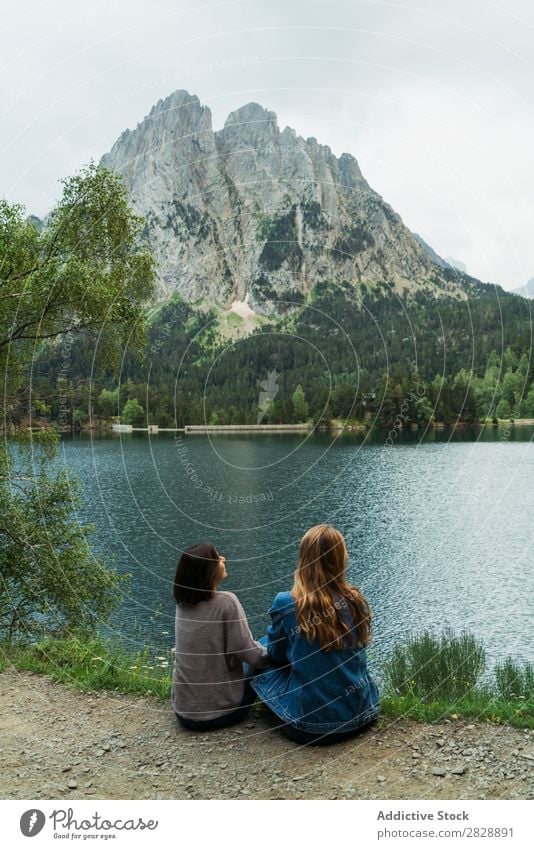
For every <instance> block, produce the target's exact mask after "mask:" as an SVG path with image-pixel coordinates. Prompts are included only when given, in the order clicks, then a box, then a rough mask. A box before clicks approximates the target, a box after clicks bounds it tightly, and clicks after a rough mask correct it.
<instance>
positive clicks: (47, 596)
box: [0, 441, 119, 638]
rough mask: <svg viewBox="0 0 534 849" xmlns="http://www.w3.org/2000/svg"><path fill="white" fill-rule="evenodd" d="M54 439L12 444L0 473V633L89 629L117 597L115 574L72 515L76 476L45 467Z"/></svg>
mask: <svg viewBox="0 0 534 849" xmlns="http://www.w3.org/2000/svg"><path fill="white" fill-rule="evenodd" d="M54 447H55V446H54V443H53V442H50V443H49V444H48V445H36V444H35V442H34V441H28V442H27V444H25V445H24V444H22V445H21V444H20V443H19V444H18V446H17V449H16V450H14V451H12V452H11V453H10V454H9V455H8V456H7V458H5V461H4V467H3V476H2V477H1V478H0V515H1V517H2V518H1V520H0V525H1V527H0V633H3V634H5V635H7V637H8V638H12V637H13V636H15V635H16V634H18V633H22V634H25V635H28V634H30V633H32V632H33V631H35V630H36V629H39V628H40V627H41V626H42V623H43V621H45V620H46V622H47V629H48V630H49V631H50V632H51V633H53V632H56V633H63V632H68V631H69V630H71V629H73V628H77V629H80V630H87V631H90V630H93V629H94V627H95V625H96V624H97V623H98V622H100V621H101V620H103V619H105V618H106V617H107V615H108V614H109V613H110V612H111V610H112V608H113V606H114V604H115V603H116V601H117V600H118V597H119V596H118V588H119V578H118V577H117V575H116V574H115V572H113V571H112V570H111V569H110V568H109V567H108V566H107V565H105V564H103V563H101V562H100V561H98V560H97V559H96V558H95V557H94V555H93V554H92V552H91V549H90V546H89V541H88V537H89V534H90V531H91V527H90V526H84V525H80V524H78V523H77V522H76V519H75V516H74V511H75V509H76V507H77V505H78V503H79V495H78V492H77V487H76V484H75V483H73V481H72V480H71V479H70V478H69V477H68V476H67V474H66V472H64V471H63V472H62V471H54V470H52V471H51V470H50V469H49V465H50V461H51V456H52V454H53V451H54Z"/></svg>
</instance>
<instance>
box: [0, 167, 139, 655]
mask: <svg viewBox="0 0 534 849" xmlns="http://www.w3.org/2000/svg"><path fill="white" fill-rule="evenodd" d="M142 227H143V221H142V220H141V219H139V218H138V217H137V216H135V215H134V214H133V212H132V211H131V209H130V208H129V206H128V203H127V198H126V191H125V189H124V187H123V186H122V183H121V182H120V180H119V178H118V177H117V176H115V175H113V174H112V173H111V172H109V171H106V170H105V169H103V168H100V167H97V166H94V165H91V166H89V167H88V168H86V169H85V170H84V171H82V172H81V173H80V174H79V175H77V176H75V177H72V178H70V179H68V180H66V181H65V182H64V184H63V195H62V198H61V200H60V201H59V203H58V204H57V206H56V207H55V209H54V210H53V211H52V213H51V215H50V216H49V218H48V223H47V225H46V226H45V227H44V228H43V229H42V230H41V229H37V228H36V227H35V226H34V224H33V223H32V221H28V220H26V219H25V216H24V212H23V209H22V208H21V207H20V206H17V205H10V204H8V203H7V202H6V201H0V367H1V370H2V376H3V381H4V387H3V388H4V391H3V396H2V400H1V402H0V404H1V407H0V409H1V410H2V416H3V425H4V433H5V435H6V436H7V437H8V438H7V440H6V439H4V440H2V445H1V447H0V516H1V518H0V632H1V633H3V634H4V635H7V636H8V637H10V638H11V637H14V636H15V635H16V634H17V633H19V634H24V635H28V634H30V633H31V631H32V630H33V629H35V628H39V630H42V629H43V627H46V629H47V630H48V631H57V632H63V631H65V630H66V629H70V628H72V627H76V629H78V630H91V629H92V628H94V626H95V623H96V622H97V621H99V620H101V619H103V618H105V617H106V616H107V615H108V614H109V612H110V610H111V609H112V607H113V605H114V603H115V602H116V600H117V592H118V587H119V583H120V581H119V578H118V576H117V575H116V574H115V573H114V572H113V571H111V569H110V568H109V566H108V565H106V564H104V563H101V562H100V561H98V560H97V559H96V558H95V557H94V555H93V553H92V552H91V550H90V547H89V532H90V528H88V527H86V526H83V525H80V524H79V523H78V521H77V519H76V516H75V514H74V510H75V508H76V505H77V495H76V492H75V487H74V485H73V481H72V478H71V477H70V476H69V477H67V475H66V474H65V472H62V471H61V470H59V471H58V470H57V467H55V466H54V464H53V463H52V460H53V458H54V455H55V452H56V450H57V448H56V446H57V436H56V434H55V433H54V432H53V431H51V430H48V431H43V432H40V433H39V434H38V435H36V434H32V432H31V431H30V430H28V429H27V428H23V427H22V426H21V425H20V421H21V420H22V419H21V415H20V413H21V411H24V410H26V411H28V413H29V415H30V421H31V415H32V410H35V409H36V405H35V400H34V399H33V400H32V398H33V394H32V392H31V383H30V374H31V369H30V366H31V363H32V358H33V356H34V351H35V350H37V349H40V348H42V346H43V345H44V344H45V343H46V341H47V340H51V341H55V342H57V345H58V347H60V348H61V350H62V353H61V360H63V361H65V365H64V366H62V367H63V368H64V369H66V370H67V371H68V367H69V358H70V356H71V353H68V352H71V351H72V341H73V340H74V339H76V338H78V337H79V335H80V334H83V335H84V338H85V339H86V340H87V339H91V338H93V339H94V340H96V339H99V338H100V336H101V338H102V344H101V345H100V344H99V350H98V353H99V355H103V357H104V358H105V360H106V362H107V363H108V364H113V363H117V362H118V360H119V354H120V351H121V348H122V346H123V345H124V344H125V343H126V342H128V343H129V344H130V345H133V346H135V347H136V348H137V349H139V350H140V349H141V347H142V344H143V340H144V336H145V328H144V322H143V304H144V301H145V300H146V299H147V298H148V297H150V296H151V295H152V294H153V291H154V280H155V271H154V263H153V260H152V257H151V256H150V254H149V253H148V252H147V251H146V250H144V249H142V248H141V247H140V242H139V240H140V235H141V231H142ZM30 401H31V403H30ZM56 403H57V399H56Z"/></svg>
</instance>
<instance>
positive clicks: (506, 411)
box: [496, 398, 512, 419]
mask: <svg viewBox="0 0 534 849" xmlns="http://www.w3.org/2000/svg"><path fill="white" fill-rule="evenodd" d="M496 413H497V418H498V419H509V418H510V416H511V415H512V408H511V407H510V402H509V401H507V400H506V398H501V400H500V401H499V403H498V404H497V410H496Z"/></svg>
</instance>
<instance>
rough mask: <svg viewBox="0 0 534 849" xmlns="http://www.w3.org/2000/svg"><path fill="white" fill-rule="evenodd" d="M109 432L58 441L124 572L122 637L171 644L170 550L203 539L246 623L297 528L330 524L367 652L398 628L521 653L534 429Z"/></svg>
mask: <svg viewBox="0 0 534 849" xmlns="http://www.w3.org/2000/svg"><path fill="white" fill-rule="evenodd" d="M386 436H387V434H382V435H377V436H375V437H374V438H373V440H372V441H369V440H368V439H364V437H363V436H361V435H359V434H344V435H339V434H337V435H336V434H330V433H328V434H317V435H312V436H309V435H284V436H282V435H261V436H257V435H255V436H250V435H246V436H244V435H232V436H230V435H225V436H219V435H217V436H212V437H209V436H190V435H187V436H185V435H183V434H181V435H177V437H179V438H177V437H174V436H173V435H167V436H165V435H162V434H160V435H159V436H154V437H151V438H149V437H148V436H147V435H144V434H142V435H141V434H140V435H136V434H133V435H121V436H120V437H113V438H111V437H108V438H96V439H91V438H87V437H82V438H75V439H65V440H64V441H63V442H62V445H61V451H60V461H61V462H63V463H65V464H66V467H67V468H68V470H69V473H70V474H72V475H74V476H77V477H79V478H80V479H81V481H82V485H83V505H82V508H81V510H80V511H79V518H80V520H81V521H84V522H85V521H89V522H92V523H94V524H95V525H96V533H95V535H94V537H93V544H94V548H95V550H96V551H97V552H98V553H99V554H102V555H104V556H109V555H114V556H115V565H116V568H117V569H118V570H119V571H120V572H129V573H131V575H132V578H131V581H130V583H129V587H128V592H127V593H126V594H125V596H124V600H123V604H122V607H121V609H120V610H119V611H118V612H117V614H116V615H115V618H114V622H113V628H112V631H113V633H114V634H115V635H116V636H120V638H121V639H122V640H123V641H124V642H125V643H127V644H128V645H129V646H130V647H131V648H137V647H139V645H145V644H146V645H148V646H149V647H150V651H154V652H155V653H157V651H158V649H160V648H161V647H163V646H166V647H169V646H171V645H172V643H173V623H174V601H173V598H172V581H173V578H174V571H175V566H176V560H177V558H178V557H179V555H180V552H181V550H182V549H183V548H184V547H186V546H188V545H190V544H192V543H195V542H198V541H201V540H205V539H209V540H211V541H213V542H214V543H215V545H216V546H217V547H218V548H219V550H220V551H221V552H222V553H224V554H225V555H226V557H227V569H228V573H229V579H228V580H227V581H226V582H225V584H223V585H222V588H223V589H229V590H232V591H233V592H236V593H237V594H238V595H239V597H240V599H241V600H242V603H243V605H244V607H245V610H246V612H247V615H248V618H249V622H250V625H251V628H252V631H253V632H254V634H255V635H256V636H259V635H261V634H262V633H263V631H264V629H265V626H266V624H267V622H268V616H267V610H268V608H269V605H270V602H271V600H272V598H273V597H274V595H275V594H276V593H277V592H279V591H281V590H285V589H289V588H290V587H291V583H292V573H293V570H294V568H295V564H296V560H297V553H298V545H299V540H300V538H301V536H302V534H303V533H304V532H305V531H306V530H307V528H309V527H310V526H311V525H314V524H317V523H319V522H330V523H332V524H334V525H336V526H337V527H338V528H339V529H340V530H341V531H342V533H343V534H344V535H345V538H346V540H347V545H348V549H349V554H350V577H351V580H352V581H353V583H355V584H357V585H359V586H360V587H361V588H362V590H363V591H364V593H365V595H366V596H367V598H368V599H369V601H370V603H371V606H372V609H373V613H374V641H373V648H372V656H373V658H375V659H377V658H380V657H383V656H385V655H387V654H388V653H389V652H390V651H391V648H392V646H393V645H394V644H395V643H396V642H398V641H400V640H402V639H403V638H404V637H405V636H406V634H407V633H408V632H409V631H411V630H416V629H421V628H423V627H427V626H428V627H430V628H432V629H435V630H437V631H439V630H441V629H442V628H443V627H445V626H451V627H452V628H453V629H455V630H457V631H460V630H462V629H468V630H470V631H472V632H473V633H475V634H476V635H477V636H478V637H480V638H482V639H483V640H484V643H485V645H486V648H487V651H488V655H489V657H490V659H491V660H495V659H497V658H502V657H505V656H506V655H508V654H511V655H513V656H514V657H516V658H522V659H524V660H534V629H533V627H532V626H533V621H534V620H533V614H534V594H533V592H532V590H533V548H532V542H533V529H534V523H533V521H532V512H533V511H532V507H533V498H532V492H533V489H532V488H533V481H534V446H533V444H532V439H533V436H534V431H533V429H532V428H519V427H517V428H515V430H513V431H512V432H511V433H509V432H508V431H500V430H499V431H497V430H493V429H485V430H484V431H475V430H462V431H458V432H456V433H455V434H451V433H448V432H444V431H432V432H431V433H430V434H429V435H428V437H426V438H425V439H424V440H422V441H421V440H420V438H418V436H417V434H411V435H405V436H404V437H402V438H401V439H400V441H399V443H398V444H396V445H395V447H393V448H388V447H385V446H384V440H385V437H386Z"/></svg>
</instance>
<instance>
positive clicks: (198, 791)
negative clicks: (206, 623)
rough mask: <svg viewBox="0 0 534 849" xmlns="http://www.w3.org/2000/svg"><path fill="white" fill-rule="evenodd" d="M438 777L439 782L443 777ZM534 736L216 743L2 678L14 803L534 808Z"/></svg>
mask: <svg viewBox="0 0 534 849" xmlns="http://www.w3.org/2000/svg"><path fill="white" fill-rule="evenodd" d="M433 770H434V773H433ZM533 794H534V734H533V733H532V732H531V731H519V730H517V729H513V728H506V727H502V726H495V725H487V724H473V723H467V722H462V721H461V720H457V721H452V722H451V721H448V722H447V721H445V722H442V723H440V724H438V725H419V724H416V723H413V722H409V721H405V720H398V721H389V722H385V721H383V722H381V724H380V726H379V727H377V728H374V729H373V730H372V731H371V730H369V731H367V732H365V733H364V734H363V735H362V736H360V737H357V738H355V739H353V740H352V741H348V742H347V743H343V744H341V745H337V746H332V747H325V748H322V749H321V748H310V747H305V748H302V747H299V746H297V745H295V744H294V743H291V742H290V741H289V740H286V738H284V737H283V736H282V735H281V733H280V732H279V731H277V730H276V727H275V724H274V722H273V721H272V720H271V719H270V717H269V716H268V715H267V713H266V712H264V711H262V710H259V711H257V712H256V711H255V712H254V713H253V714H251V718H250V719H249V720H247V721H246V722H245V723H244V724H243V725H241V726H236V727H235V728H233V729H228V730H226V731H215V732H211V733H209V734H200V735H199V734H192V733H191V732H187V731H184V730H182V729H180V728H179V727H178V726H177V723H176V720H175V718H174V714H173V713H172V710H171V708H170V705H161V704H160V703H157V702H155V701H151V700H150V699H148V698H142V699H137V698H132V697H130V696H122V695H118V694H117V695H115V694H110V693H91V694H85V693H80V692H78V691H76V690H71V689H69V688H67V687H65V686H64V685H63V684H59V683H56V682H54V681H52V680H50V679H49V678H47V677H45V676H41V675H36V674H32V673H25V672H24V673H22V672H16V671H14V670H7V671H5V672H3V673H1V674H0V797H1V798H4V799H24V798H28V799H49V798H52V799H58V798H59V799H65V798H72V799H80V798H81V799H83V798H91V797H93V798H98V799H186V798H187V799H189V798H193V799H201V798H230V799H247V798H260V799H293V798H300V799H308V798H322V799H346V798H363V799H410V798H415V799H427V798H429V799H435V798H443V799H456V798H458V799H509V798H516V799H519V798H521V799H524V798H530V799H531V798H532V797H533Z"/></svg>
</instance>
